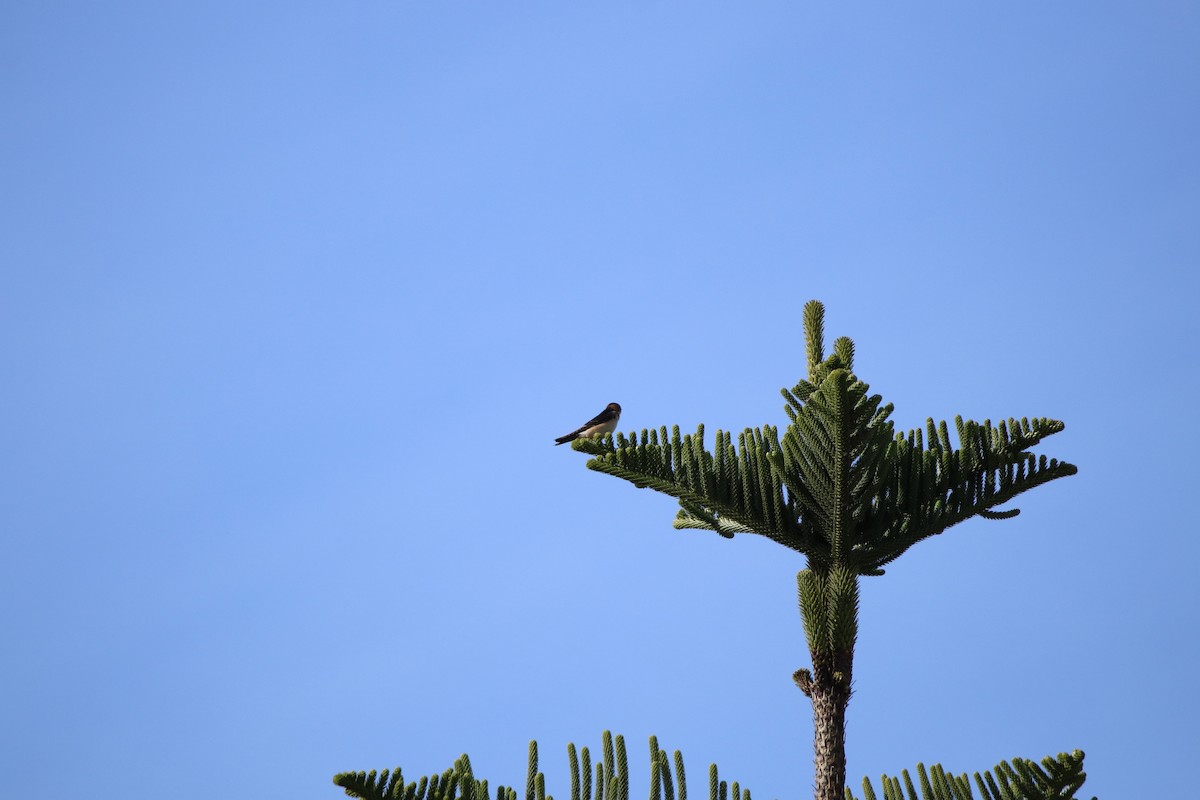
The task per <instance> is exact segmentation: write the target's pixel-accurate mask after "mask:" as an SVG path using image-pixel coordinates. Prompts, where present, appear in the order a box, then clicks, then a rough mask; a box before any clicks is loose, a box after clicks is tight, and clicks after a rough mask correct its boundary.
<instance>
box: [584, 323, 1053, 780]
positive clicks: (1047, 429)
mask: <svg viewBox="0 0 1200 800" xmlns="http://www.w3.org/2000/svg"><path fill="white" fill-rule="evenodd" d="M824 314H825V310H824V306H822V305H821V303H819V302H818V301H816V300H813V301H810V302H809V303H807V304H806V305H805V307H804V329H805V338H806V345H807V355H808V377H807V378H806V379H802V380H801V381H800V382H799V383H797V384H796V386H795V387H793V388H792V389H790V390H789V389H784V390H782V393H783V397H784V400H785V401H786V404H785V406H784V411H785V412H786V413H787V416H788V418H789V419H790V420H791V424H790V425H788V427H787V428H786V430H785V431H784V433H783V436H782V437H781V436H780V435H779V432H778V430H777V429H776V428H775V427H773V426H770V425H764V426H762V427H760V428H753V429H752V428H747V429H745V430H744V431H742V432H741V433H740V434H738V437H737V445H736V446H735V445H734V443H733V437H732V435H731V434H730V433H727V432H724V431H720V430H718V431H717V433H716V437H715V441H714V445H713V449H712V450H711V451H709V450H707V449H706V448H705V446H704V427H703V426H700V427H699V428H698V429H697V431H696V433H695V434H688V435H683V436H681V435H680V432H679V427H678V426H675V427H674V428H673V429H672V431H671V433H670V434H669V435H668V433H667V429H666V428H665V427H663V428H660V429H658V430H657V431H655V430H642V432H641V435H640V436H639V435H637V434H632V435H630V436H625V435H624V434H620V433H618V434H616V435H615V437H614V436H612V435H606V436H604V437H603V438H602V439H601V438H593V439H578V440H576V441H575V442H573V443H572V447H573V448H574V449H576V450H579V451H581V452H584V453H587V454H589V455H591V456H592V458H591V460H589V461H588V462H587V466H588V468H589V469H593V470H596V471H598V472H604V473H607V474H609V475H613V476H616V477H618V478H622V479H624V480H627V481H629V482H630V483H632V484H633V485H634V486H637V487H640V488H650V489H654V490H655V491H659V492H663V493H664V494H668V495H670V496H672V497H674V498H676V499H677V500H678V501H679V505H680V510H679V512H678V514H677V516H676V518H675V527H676V528H696V529H705V530H712V531H715V532H717V533H718V534H720V535H721V536H725V537H728V538H732V537H733V536H734V535H735V534H738V533H755V534H759V535H761V536H765V537H767V538H768V539H771V540H772V541H774V542H777V543H778V544H781V545H783V546H785V547H787V548H789V549H791V550H795V551H796V552H797V553H800V554H801V555H803V556H804V557H805V558H806V560H807V568H806V569H803V570H801V571H800V573H799V574H798V576H797V589H798V592H797V593H798V595H799V602H800V613H801V617H802V619H803V623H804V633H805V637H806V638H807V640H808V649H809V654H810V656H811V658H812V668H811V669H808V668H802V669H798V670H797V671H796V672H795V674H794V675H793V678H794V680H795V682H796V684H797V685H798V686H799V687H800V690H801V691H802V692H804V694H805V695H807V696H808V697H809V699H810V700H811V701H812V707H813V728H814V730H813V753H814V766H815V784H816V785H815V798H816V800H843V798H844V792H845V785H846V742H845V730H846V707H847V704H848V703H849V700H850V691H851V682H852V679H853V667H854V645H855V640H856V638H857V635H858V581H859V578H860V577H862V576H877V575H882V574H883V571H884V570H883V568H884V566H885V565H887V564H888V563H890V562H891V561H893V560H895V559H896V558H899V557H900V556H901V555H902V554H903V553H904V552H905V551H906V550H907V549H908V548H910V547H912V546H913V545H914V544H916V543H917V542H919V541H921V540H922V539H927V538H929V537H931V536H936V535H937V534H939V533H942V532H943V531H945V530H946V529H947V528H949V527H951V526H952V525H956V524H958V523H960V522H963V521H965V520H967V519H970V518H971V517H975V516H979V517H983V518H984V519H991V520H1000V519H1010V518H1012V517H1015V516H1016V515H1017V514H1018V513H1019V511H1018V509H1007V510H1000V509H999V507H1000V506H1001V505H1003V504H1004V503H1006V502H1008V501H1009V500H1011V499H1012V498H1014V497H1016V496H1017V495H1019V494H1021V493H1022V492H1025V491H1027V490H1029V489H1032V488H1033V487H1035V486H1039V485H1041V484H1043V483H1046V482H1048V481H1051V480H1054V479H1055V478H1062V477H1065V476H1067V475H1073V474H1075V472H1076V468H1075V467H1074V466H1073V465H1071V464H1068V463H1065V462H1061V461H1058V460H1057V459H1047V457H1046V456H1044V455H1043V456H1037V457H1035V456H1034V455H1033V454H1031V453H1030V452H1029V449H1030V448H1031V447H1033V446H1034V445H1036V444H1038V443H1039V442H1040V441H1041V440H1042V439H1044V438H1045V437H1047V436H1050V435H1051V434H1054V433H1057V432H1059V431H1061V430H1062V429H1063V423H1062V422H1059V421H1057V420H1053V419H1045V418H1037V419H1027V418H1022V419H1020V420H1017V419H1009V420H1007V421H1001V422H999V423H998V424H997V425H994V426H993V425H992V423H991V421H990V420H984V421H983V422H982V423H977V422H972V421H969V420H967V421H964V420H963V419H962V418H961V417H957V418H955V427H956V429H957V434H958V446H957V447H955V446H954V443H953V442H952V440H951V438H950V432H949V428H948V426H947V424H946V423H945V422H944V421H943V422H940V423H936V424H935V423H934V421H933V420H932V419H929V420H928V421H927V422H926V424H925V428H924V430H922V429H920V428H918V429H914V430H910V431H908V432H907V433H896V432H895V430H894V428H893V423H892V422H891V420H890V419H889V417H890V416H891V413H892V405H891V404H890V403H889V404H884V403H883V399H882V397H880V396H879V395H877V394H876V395H872V394H869V393H868V386H867V384H865V383H863V382H862V381H861V380H859V379H858V378H857V377H856V376H855V374H854V371H853V370H854V343H853V342H852V341H851V340H850V339H849V338H846V337H842V338H839V339H837V340H836V341H834V343H833V352H832V353H830V354H829V355H828V356H826V354H825V350H824Z"/></svg>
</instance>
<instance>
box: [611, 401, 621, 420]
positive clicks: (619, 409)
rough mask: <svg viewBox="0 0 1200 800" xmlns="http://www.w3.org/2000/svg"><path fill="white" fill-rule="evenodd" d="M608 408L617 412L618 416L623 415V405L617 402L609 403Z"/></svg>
mask: <svg viewBox="0 0 1200 800" xmlns="http://www.w3.org/2000/svg"><path fill="white" fill-rule="evenodd" d="M608 410H609V411H611V412H613V413H614V414H616V415H617V416H618V417H619V416H621V406H619V405H617V404H616V403H609V404H608Z"/></svg>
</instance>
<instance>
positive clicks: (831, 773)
mask: <svg viewBox="0 0 1200 800" xmlns="http://www.w3.org/2000/svg"><path fill="white" fill-rule="evenodd" d="M812 659H813V670H812V672H811V673H810V672H809V671H808V670H804V669H802V670H800V671H798V672H797V673H796V675H795V680H796V683H797V685H799V687H800V689H801V691H803V692H804V693H805V694H806V695H808V697H809V698H810V699H811V700H812V706H813V798H814V800H845V797H846V706H847V705H848V704H849V703H850V680H851V677H852V674H851V673H852V669H853V665H854V651H853V650H844V651H840V652H835V653H812Z"/></svg>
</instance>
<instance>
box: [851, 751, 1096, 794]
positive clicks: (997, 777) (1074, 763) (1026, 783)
mask: <svg viewBox="0 0 1200 800" xmlns="http://www.w3.org/2000/svg"><path fill="white" fill-rule="evenodd" d="M1083 755H1084V754H1083V751H1082V750H1076V751H1075V752H1073V753H1059V754H1058V758H1057V759H1055V758H1051V757H1050V756H1046V757H1045V758H1043V759H1042V764H1041V765H1040V766H1039V765H1038V764H1037V762H1035V761H1030V760H1029V759H1027V758H1014V759H1013V760H1012V761H1001V762H1000V763H999V764H997V765H996V766H995V767H994V768H993V769H992V770H991V771H984V772H983V773H982V774H980V773H978V772H976V773H975V775H974V778H975V786H976V787H977V788H978V789H979V797H980V798H981V800H1068V799H1069V798H1074V797H1075V793H1076V792H1078V791H1079V789H1080V787H1082V786H1083V783H1084V781H1085V780H1086V779H1087V773H1086V772H1084V771H1083ZM917 780H918V782H919V784H920V795H918V794H917V790H916V788H915V787H914V786H913V782H912V777H911V776H910V775H909V773H908V770H904V771H902V772H901V773H900V777H899V778H893V777H889V776H887V775H883V776H882V777H880V779H879V782H880V786H881V787H882V790H883V800H917V798H918V797H920V798H921V800H972V799H973V798H974V797H975V795H974V793H972V791H971V781H970V780H969V779H968V778H967V775H966V773H963V774H962V775H958V776H955V775H954V774H952V773H948V772H946V771H945V770H944V769H942V766H941V765H940V764H935V765H934V766H933V767H932V768H930V769H929V770H928V771H926V769H925V765H924V764H917ZM876 797H877V795H876V794H875V789H874V787H873V786H872V785H871V781H870V780H869V779H867V778H863V800H876ZM846 800H858V798H857V797H856V796H855V795H854V793H853V792H851V791H850V790H849V789H846ZM1092 800H1096V799H1095V798H1092Z"/></svg>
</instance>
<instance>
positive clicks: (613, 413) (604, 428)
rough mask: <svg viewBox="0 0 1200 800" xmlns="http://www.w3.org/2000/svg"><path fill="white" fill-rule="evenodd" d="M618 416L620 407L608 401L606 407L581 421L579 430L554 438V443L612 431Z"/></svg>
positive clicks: (619, 416) (563, 442)
mask: <svg viewBox="0 0 1200 800" xmlns="http://www.w3.org/2000/svg"><path fill="white" fill-rule="evenodd" d="M620 418H621V407H620V406H619V405H617V404H616V403H609V404H608V407H607V408H605V409H604V410H603V411H601V412H600V413H599V414H597V415H596V416H594V417H592V418H591V419H589V420H588V421H587V422H585V423H583V425H581V426H580V427H579V430H574V431H571V432H570V433H568V434H567V435H566V436H560V437H558V438H557V439H555V440H554V443H555V444H556V445H559V444H566V443H567V442H572V441H574V440H576V439H578V438H579V437H580V436H602V435H604V434H606V433H612V432H613V431H615V430H616V429H617V420H619V419H620Z"/></svg>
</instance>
